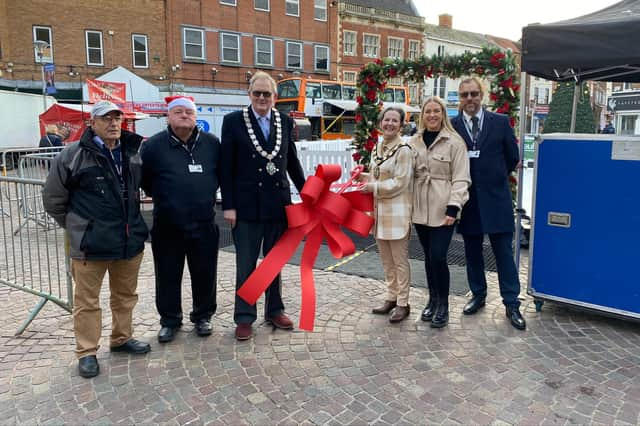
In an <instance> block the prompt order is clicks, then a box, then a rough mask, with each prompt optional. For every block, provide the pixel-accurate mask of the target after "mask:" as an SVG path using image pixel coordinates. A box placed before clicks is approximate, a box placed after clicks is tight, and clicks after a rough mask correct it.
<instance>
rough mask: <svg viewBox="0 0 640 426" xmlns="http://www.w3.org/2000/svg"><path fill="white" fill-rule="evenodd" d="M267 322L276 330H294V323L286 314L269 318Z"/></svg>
mask: <svg viewBox="0 0 640 426" xmlns="http://www.w3.org/2000/svg"><path fill="white" fill-rule="evenodd" d="M267 322H270V323H271V324H273V326H274V327H275V328H279V329H281V330H293V322H291V320H290V319H289V317H288V316H286V315H285V314H280V315H276V316H275V317H271V318H267Z"/></svg>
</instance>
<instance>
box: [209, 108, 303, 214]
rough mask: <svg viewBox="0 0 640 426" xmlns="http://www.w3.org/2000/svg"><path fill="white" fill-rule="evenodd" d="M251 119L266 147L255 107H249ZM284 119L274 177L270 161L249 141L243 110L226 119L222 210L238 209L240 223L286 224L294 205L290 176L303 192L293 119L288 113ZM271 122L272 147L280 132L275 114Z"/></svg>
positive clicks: (224, 127) (221, 178)
mask: <svg viewBox="0 0 640 426" xmlns="http://www.w3.org/2000/svg"><path fill="white" fill-rule="evenodd" d="M249 117H250V120H251V124H252V127H253V131H254V134H256V135H257V138H258V141H259V143H260V144H263V146H264V145H266V141H265V140H264V136H263V134H262V130H261V129H260V126H259V125H258V122H257V121H256V119H255V117H254V115H253V112H252V111H251V108H249ZM280 117H281V120H282V142H281V147H280V152H279V153H278V155H277V156H276V157H275V158H274V159H273V160H272V161H273V163H274V164H275V166H276V167H277V169H278V170H277V172H276V173H275V174H273V175H269V174H268V173H267V170H266V165H267V159H266V158H263V157H262V156H261V155H260V154H258V152H257V151H256V149H255V147H254V146H253V143H252V142H251V140H250V139H249V133H248V131H247V127H246V125H245V123H244V118H243V116H242V111H235V112H231V113H229V114H227V115H225V117H224V121H223V122H222V161H221V163H220V170H221V172H220V188H221V189H222V208H223V209H224V210H229V209H235V210H236V217H237V219H238V220H243V221H247V222H277V221H286V220H287V219H286V215H285V210H284V207H285V206H286V205H288V204H291V189H290V188H289V179H288V178H287V173H288V174H289V176H291V180H292V181H293V183H294V185H295V186H296V188H297V189H298V191H300V190H302V186H303V185H304V182H305V177H304V171H303V170H302V166H301V165H300V161H299V160H298V155H297V153H296V145H295V143H294V141H293V136H292V130H293V120H292V119H291V118H290V117H289V116H287V115H285V114H280ZM270 123H271V131H270V132H269V134H270V138H269V139H271V141H270V142H271V146H274V145H275V138H276V129H275V119H274V117H273V113H272V117H271V120H270Z"/></svg>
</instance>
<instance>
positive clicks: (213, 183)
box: [140, 96, 220, 343]
mask: <svg viewBox="0 0 640 426" xmlns="http://www.w3.org/2000/svg"><path fill="white" fill-rule="evenodd" d="M165 100H166V101H167V105H168V116H167V119H168V121H169V126H168V127H167V129H166V130H163V131H162V132H160V133H158V134H156V135H154V136H152V137H151V138H149V140H147V141H146V142H145V143H144V144H143V145H142V149H141V151H140V156H141V157H142V163H143V164H142V172H143V173H142V189H144V191H145V192H146V193H147V194H148V195H151V197H152V198H153V229H151V248H152V250H153V262H154V266H155V273H156V308H157V309H158V313H159V314H160V325H161V328H160V331H159V332H158V341H159V342H160V343H166V342H170V341H172V340H173V339H174V338H175V334H176V331H177V330H178V329H179V328H180V327H181V326H182V302H181V300H182V297H181V295H182V272H183V270H184V261H185V258H186V259H187V265H188V266H189V272H190V274H191V292H192V295H193V309H192V311H191V313H190V314H189V319H190V320H191V322H192V323H193V324H194V329H195V332H196V334H197V335H198V336H208V335H210V334H211V331H212V328H211V317H212V316H213V314H214V313H215V312H216V307H217V305H216V273H217V262H218V238H219V232H218V227H217V225H216V224H215V223H214V216H215V211H214V204H215V201H216V191H217V189H218V160H219V158H218V156H219V151H220V141H219V140H218V138H217V137H215V136H214V135H212V134H211V133H207V132H204V131H201V130H199V129H198V127H197V126H196V106H195V103H194V102H193V99H192V98H191V97H185V96H173V97H168V98H166V99H165Z"/></svg>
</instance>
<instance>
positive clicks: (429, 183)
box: [409, 129, 471, 227]
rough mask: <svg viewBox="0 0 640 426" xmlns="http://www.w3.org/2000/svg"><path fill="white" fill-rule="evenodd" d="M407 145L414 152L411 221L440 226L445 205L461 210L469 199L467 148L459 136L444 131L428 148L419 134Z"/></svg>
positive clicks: (469, 180)
mask: <svg viewBox="0 0 640 426" xmlns="http://www.w3.org/2000/svg"><path fill="white" fill-rule="evenodd" d="M409 145H410V146H411V147H412V148H413V150H414V151H415V152H416V160H415V167H414V183H413V184H414V188H413V194H414V196H413V214H412V219H411V221H412V222H413V223H419V224H421V225H427V226H434V227H435V226H442V224H443V222H444V220H445V212H446V210H447V206H448V205H451V206H456V207H458V208H459V209H460V211H462V206H463V205H464V203H466V202H467V200H468V199H469V186H470V185H471V175H470V174H469V157H468V155H467V146H466V145H465V143H464V141H463V140H462V138H461V137H460V135H458V134H457V133H455V132H453V133H452V132H450V131H448V130H447V129H442V130H441V131H440V133H439V134H438V136H437V137H436V140H435V141H434V142H433V143H432V144H431V146H430V147H429V148H428V149H427V147H426V145H425V143H424V141H423V140H422V132H418V133H416V134H415V135H414V136H413V137H412V138H411V140H410V141H409ZM458 214H459V213H458Z"/></svg>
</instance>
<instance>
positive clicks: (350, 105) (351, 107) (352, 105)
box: [324, 99, 358, 111]
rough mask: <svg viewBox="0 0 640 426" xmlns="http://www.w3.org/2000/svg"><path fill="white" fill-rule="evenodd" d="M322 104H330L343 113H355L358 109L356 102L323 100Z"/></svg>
mask: <svg viewBox="0 0 640 426" xmlns="http://www.w3.org/2000/svg"><path fill="white" fill-rule="evenodd" d="M324 102H326V103H328V104H331V105H333V106H337V107H338V108H340V109H343V110H345V111H355V110H356V108H357V107H358V103H357V102H356V101H341V100H337V99H325V100H324Z"/></svg>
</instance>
